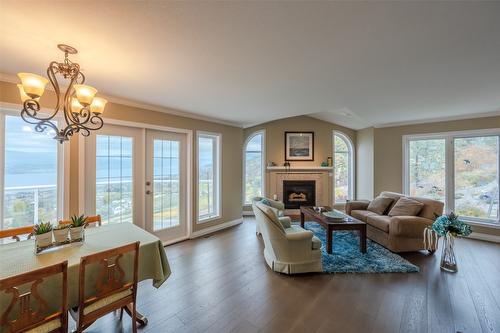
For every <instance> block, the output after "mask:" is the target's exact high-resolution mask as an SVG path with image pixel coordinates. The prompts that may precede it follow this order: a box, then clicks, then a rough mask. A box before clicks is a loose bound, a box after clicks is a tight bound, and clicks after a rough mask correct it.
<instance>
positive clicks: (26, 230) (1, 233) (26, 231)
mask: <svg viewBox="0 0 500 333" xmlns="http://www.w3.org/2000/svg"><path fill="white" fill-rule="evenodd" d="M32 234H33V226H32V225H30V226H27V227H19V228H11V229H5V230H0V239H3V238H9V237H11V238H12V239H14V240H16V242H19V241H20V240H21V238H20V237H19V236H21V235H27V239H30V238H31V236H32Z"/></svg>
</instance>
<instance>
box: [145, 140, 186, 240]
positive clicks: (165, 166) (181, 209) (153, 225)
mask: <svg viewBox="0 0 500 333" xmlns="http://www.w3.org/2000/svg"><path fill="white" fill-rule="evenodd" d="M186 171H187V138H186V134H179V133H171V132H163V131H154V130H146V181H145V186H146V191H145V194H146V230H148V231H149V232H152V233H154V234H156V235H157V236H158V237H159V238H160V239H161V240H163V241H164V242H173V241H176V240H180V239H182V238H185V237H187V231H188V230H187V221H186V211H187V207H186V202H187V200H185V198H186V194H187V172H186Z"/></svg>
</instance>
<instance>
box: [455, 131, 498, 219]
mask: <svg viewBox="0 0 500 333" xmlns="http://www.w3.org/2000/svg"><path fill="white" fill-rule="evenodd" d="M498 138H499V137H498V136H483V137H468V138H456V139H455V140H454V154H455V161H454V167H455V213H456V214H458V215H462V216H467V217H476V218H482V219H495V220H496V219H498V153H499V152H498V147H499V143H498V140H499V139H498Z"/></svg>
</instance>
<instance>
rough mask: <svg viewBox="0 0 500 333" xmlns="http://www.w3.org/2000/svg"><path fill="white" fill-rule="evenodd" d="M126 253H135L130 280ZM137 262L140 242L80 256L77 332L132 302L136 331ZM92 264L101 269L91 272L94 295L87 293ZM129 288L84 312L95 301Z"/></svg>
mask: <svg viewBox="0 0 500 333" xmlns="http://www.w3.org/2000/svg"><path fill="white" fill-rule="evenodd" d="M125 254H131V255H132V263H133V265H132V266H131V267H130V269H131V270H132V271H131V272H129V273H132V274H131V276H132V279H131V281H125V276H126V272H125V271H124V268H123V267H122V260H123V256H124V255H125ZM138 262H139V242H135V243H131V244H128V245H124V246H120V247H117V248H114V249H110V250H107V251H102V252H99V253H95V254H91V255H88V256H85V257H82V258H81V259H80V274H79V275H80V277H79V292H78V313H77V314H76V315H75V317H77V318H75V319H76V321H77V331H80V330H83V329H85V328H86V327H88V326H90V325H91V324H92V323H93V322H94V321H95V320H97V319H98V318H100V317H102V316H104V315H106V314H107V313H109V312H111V311H114V310H120V309H122V308H124V307H126V306H127V305H129V304H133V309H134V311H133V312H134V314H133V318H132V321H133V328H134V332H135V331H136V328H135V325H136V318H135V300H136V296H137V282H138ZM91 264H94V267H93V268H95V266H99V267H100V269H99V271H98V272H97V274H96V273H95V272H94V271H92V276H93V278H94V279H95V284H94V286H93V289H94V290H95V293H93V294H92V295H91V296H86V295H87V287H88V286H87V283H86V271H87V269H88V266H89V265H91ZM92 283H94V282H92ZM128 290H130V291H131V292H130V294H128V295H127V296H125V297H123V298H119V299H118V300H116V301H113V302H111V303H109V302H106V305H104V306H102V307H99V308H97V309H96V310H95V311H92V312H90V313H87V314H85V313H84V312H85V308H87V307H89V306H91V305H92V304H94V303H96V302H99V301H102V300H104V299H107V300H109V297H112V296H113V295H116V294H118V293H122V292H126V291H128ZM108 303H109V304H108Z"/></svg>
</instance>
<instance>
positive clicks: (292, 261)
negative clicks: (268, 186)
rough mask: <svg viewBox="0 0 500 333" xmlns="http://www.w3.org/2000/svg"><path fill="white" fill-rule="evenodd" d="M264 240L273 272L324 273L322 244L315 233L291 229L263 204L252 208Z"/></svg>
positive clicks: (255, 203) (267, 258)
mask: <svg viewBox="0 0 500 333" xmlns="http://www.w3.org/2000/svg"><path fill="white" fill-rule="evenodd" d="M252 208H253V211H254V213H255V218H256V220H257V223H260V231H261V234H262V238H263V240H264V247H265V248H264V258H265V260H266V263H267V264H268V265H269V267H271V269H272V270H273V271H276V272H280V273H285V274H295V273H306V272H321V271H323V266H322V262H321V259H322V256H321V240H320V239H319V238H317V237H316V236H314V235H313V233H312V231H310V230H305V229H303V228H301V227H300V226H296V225H292V224H291V221H290V218H289V217H281V218H280V217H279V216H278V215H277V214H276V211H275V210H273V208H272V207H269V206H268V205H265V204H263V203H261V202H254V204H253V205H252Z"/></svg>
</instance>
